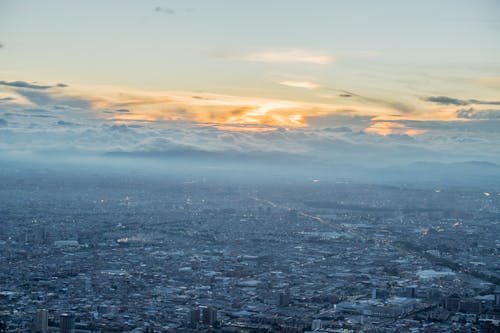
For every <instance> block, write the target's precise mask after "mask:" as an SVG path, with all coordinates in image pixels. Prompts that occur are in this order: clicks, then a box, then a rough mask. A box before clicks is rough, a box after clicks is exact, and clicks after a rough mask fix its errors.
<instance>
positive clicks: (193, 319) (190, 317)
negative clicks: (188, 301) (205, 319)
mask: <svg viewBox="0 0 500 333" xmlns="http://www.w3.org/2000/svg"><path fill="white" fill-rule="evenodd" d="M199 322H200V308H192V309H191V310H189V312H188V314H187V324H188V325H189V326H190V327H193V328H196V327H197V326H198V324H199Z"/></svg>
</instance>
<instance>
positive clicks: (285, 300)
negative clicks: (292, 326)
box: [278, 291, 290, 306]
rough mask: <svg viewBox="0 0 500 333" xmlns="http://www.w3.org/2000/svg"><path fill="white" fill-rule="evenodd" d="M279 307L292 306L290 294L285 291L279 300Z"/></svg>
mask: <svg viewBox="0 0 500 333" xmlns="http://www.w3.org/2000/svg"><path fill="white" fill-rule="evenodd" d="M278 304H279V306H288V305H290V292H288V291H285V292H282V293H280V294H279V298H278Z"/></svg>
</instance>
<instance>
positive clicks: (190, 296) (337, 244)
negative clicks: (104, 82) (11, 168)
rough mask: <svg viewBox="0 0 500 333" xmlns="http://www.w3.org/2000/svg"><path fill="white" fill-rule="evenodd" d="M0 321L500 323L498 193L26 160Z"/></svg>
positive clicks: (46, 324)
mask: <svg viewBox="0 0 500 333" xmlns="http://www.w3.org/2000/svg"><path fill="white" fill-rule="evenodd" d="M0 201H1V202H2V204H1V205H0V219H1V223H0V261H1V262H2V264H1V265H0V331H5V332H39V333H49V332H54V333H55V332H60V333H84V332H103V333H105V332H196V331H211V332H240V331H241V332H305V331H316V332H499V330H500V326H499V325H500V324H499V323H500V321H499V320H500V289H499V281H500V260H499V256H500V250H499V249H500V246H499V245H500V239H499V237H498V235H499V234H500V194H499V193H498V192H494V191H489V192H488V191H484V190H468V189H443V188H411V187H399V186H398V187H393V186H376V185H357V184H349V183H323V182H321V181H314V182H297V183H288V184H281V185H279V184H251V185H249V184H244V183H232V184H231V183H229V182H228V183H226V184H221V183H219V184H214V183H209V182H204V181H186V180H167V179H164V180H158V179H154V180H152V179H149V178H142V177H127V178H122V177H114V176H108V177H104V176H90V175H80V177H78V178H72V177H69V176H65V175H62V176H55V175H51V174H48V175H46V174H38V175H35V176H33V175H31V176H30V177H27V176H25V175H23V174H17V175H14V176H11V177H6V178H5V179H2V182H1V183H0Z"/></svg>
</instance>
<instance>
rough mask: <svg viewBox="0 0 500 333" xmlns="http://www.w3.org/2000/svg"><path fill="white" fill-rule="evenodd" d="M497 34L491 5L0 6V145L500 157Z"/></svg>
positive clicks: (390, 159)
mask: <svg viewBox="0 0 500 333" xmlns="http://www.w3.org/2000/svg"><path fill="white" fill-rule="evenodd" d="M499 40H500V2H498V1H495V0H475V1H473V0H468V1H464V0H442V1H430V0H422V1H405V2H402V1H396V0H394V1H392V0H391V1H389V0H381V1H367V0H366V1H359V0H354V1H340V0H314V1H305V0H303V1H298V0H286V1H285V0H273V1H260V0H254V1H229V0H225V1H222V0H198V1H194V0H182V1H180V0H177V1H176V0H157V1H127V0H121V1H96V0H86V1H62V0H61V1H50V0H49V1H39V0H37V1H30V0H20V1H13V0H2V1H0V151H3V152H4V154H3V155H4V156H6V154H7V153H12V152H34V151H35V152H39V151H61V150H67V151H72V152H81V153H82V154H83V153H106V152H112V151H122V152H137V151H141V152H147V151H155V152H158V151H172V150H186V149H188V150H193V151H211V152H243V153H252V154H254V153H261V152H262V153H270V152H271V153H272V152H280V153H286V154H297V155H302V156H308V157H311V158H316V159H318V160H320V159H323V160H324V159H326V160H329V161H333V160H339V159H343V160H347V161H350V162H356V161H357V162H360V161H361V162H360V163H365V164H366V163H374V164H376V163H380V162H381V161H387V163H406V162H414V161H420V160H432V161H434V160H439V161H443V160H445V161H463V160H484V161H490V162H496V163H498V162H500V157H499V156H500V148H498V147H499V146H500V43H499V42H498V41H499ZM82 156H83V155H82Z"/></svg>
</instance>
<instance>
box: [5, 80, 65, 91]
mask: <svg viewBox="0 0 500 333" xmlns="http://www.w3.org/2000/svg"><path fill="white" fill-rule="evenodd" d="M0 85H2V86H7V87H13V88H26V89H37V90H45V89H50V88H66V87H67V86H68V85H67V84H64V83H58V84H56V85H54V86H51V85H46V84H37V83H29V82H26V81H0Z"/></svg>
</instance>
